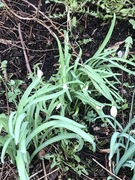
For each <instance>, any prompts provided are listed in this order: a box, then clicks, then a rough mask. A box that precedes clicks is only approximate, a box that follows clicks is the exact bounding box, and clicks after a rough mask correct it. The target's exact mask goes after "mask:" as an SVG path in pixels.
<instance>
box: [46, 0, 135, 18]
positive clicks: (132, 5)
mask: <svg viewBox="0 0 135 180" xmlns="http://www.w3.org/2000/svg"><path fill="white" fill-rule="evenodd" d="M48 2H56V3H60V4H64V5H65V6H66V7H68V8H69V10H70V12H73V13H74V12H77V13H78V12H79V13H84V14H89V15H91V16H95V17H100V18H102V19H105V18H112V17H113V14H114V13H115V14H116V15H117V18H120V19H124V18H125V19H127V17H134V16H135V2H134V0H109V1H107V0H98V1H97V0H86V1H84V0H49V1H48ZM89 5H90V6H91V5H93V6H94V7H95V8H94V9H92V10H91V8H89Z"/></svg>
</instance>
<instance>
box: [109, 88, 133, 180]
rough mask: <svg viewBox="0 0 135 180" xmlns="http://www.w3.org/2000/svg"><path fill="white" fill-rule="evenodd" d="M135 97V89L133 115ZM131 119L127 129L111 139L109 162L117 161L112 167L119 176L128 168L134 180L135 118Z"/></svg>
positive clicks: (122, 129) (123, 129)
mask: <svg viewBox="0 0 135 180" xmlns="http://www.w3.org/2000/svg"><path fill="white" fill-rule="evenodd" d="M134 97H135V89H134V92H133V99H132V104H131V112H130V113H131V114H132V111H133V106H134ZM131 117H132V116H131ZM131 117H130V118H131ZM130 118H129V123H128V124H127V125H126V127H125V128H121V129H120V131H119V132H115V133H114V134H113V136H112V138H111V143H110V155H109V161H110V163H111V162H112V161H114V159H115V166H113V167H112V168H113V169H114V172H113V173H114V174H116V175H118V173H119V171H120V169H121V168H124V167H128V168H130V170H131V171H133V177H132V179H134V178H135V164H134V149H135V130H134V124H135V117H133V118H132V119H130ZM112 165H113V163H112Z"/></svg>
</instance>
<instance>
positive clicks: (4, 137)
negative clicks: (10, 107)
mask: <svg viewBox="0 0 135 180" xmlns="http://www.w3.org/2000/svg"><path fill="white" fill-rule="evenodd" d="M42 75H43V73H42V71H41V70H38V71H37V75H33V76H32V77H33V79H32V82H31V84H30V85H29V86H28V88H27V89H26V91H25V92H24V94H23V95H22V98H21V99H20V102H19V104H18V105H17V109H16V111H13V112H11V113H10V115H9V116H6V115H4V114H1V115H0V130H1V134H0V147H1V148H2V152H1V162H2V163H4V158H5V155H6V154H8V155H9V157H10V159H11V161H12V163H14V164H16V165H17V169H18V173H19V179H21V180H28V179H29V165H30V163H31V161H32V159H33V158H34V156H35V155H36V154H37V153H38V152H39V151H40V150H42V149H43V148H45V147H46V146H48V145H51V144H53V143H55V142H58V141H62V140H67V139H76V142H77V143H78V148H77V149H76V150H77V151H80V150H81V149H82V147H83V144H84V142H83V141H84V140H85V141H87V142H89V143H90V144H91V148H92V150H93V151H95V147H96V146H95V142H94V139H93V137H92V136H91V135H90V134H88V133H86V132H85V131H84V130H83V129H84V128H85V126H83V125H81V124H79V123H77V122H75V121H73V120H71V119H69V118H66V117H64V116H60V115H53V113H52V112H53V110H54V109H58V106H60V105H59V103H58V102H59V98H61V96H64V94H66V93H67V91H68V88H63V86H62V84H59V85H52V84H50V83H47V82H44V81H43V80H42ZM41 112H42V113H45V114H46V116H45V117H44V118H42V117H41V116H40V114H41ZM55 129H57V131H56V133H52V131H54V132H55ZM58 129H59V131H58ZM43 134H44V135H43ZM30 147H32V148H34V150H33V152H32V154H30V153H29V148H30ZM20 167H21V168H20Z"/></svg>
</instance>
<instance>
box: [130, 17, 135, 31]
mask: <svg viewBox="0 0 135 180" xmlns="http://www.w3.org/2000/svg"><path fill="white" fill-rule="evenodd" d="M129 23H130V24H131V25H132V27H133V29H135V20H134V19H130V20H129Z"/></svg>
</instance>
